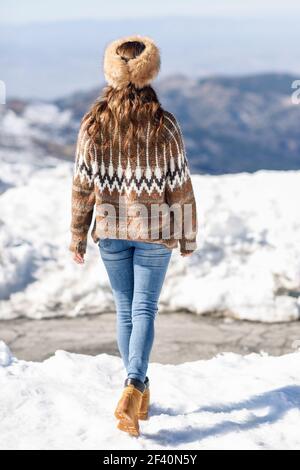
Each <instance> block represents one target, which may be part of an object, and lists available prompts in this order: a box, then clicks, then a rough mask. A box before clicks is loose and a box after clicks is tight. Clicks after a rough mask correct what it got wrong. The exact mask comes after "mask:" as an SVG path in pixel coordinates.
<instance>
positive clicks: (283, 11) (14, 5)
mask: <svg viewBox="0 0 300 470" xmlns="http://www.w3.org/2000/svg"><path fill="white" fill-rule="evenodd" d="M165 15H177V16H181V15H185V16H195V15H196V16H216V17H263V18H270V17H282V16H285V17H288V16H291V17H294V16H295V15H299V17H300V2H299V0H151V1H147V2H146V1H141V0H127V1H124V0H112V1H107V0H105V1H103V0H51V1H48V2H42V1H41V0H22V1H20V0H1V3H0V18H1V19H0V22H9V23H12V22H13V23H19V22H22V23H24V22H32V21H35V22H36V21H37V22H40V21H56V20H74V19H85V18H94V19H105V18H112V17H113V18H117V17H119V18H128V17H129V18H132V17H140V16H148V17H151V16H165Z"/></svg>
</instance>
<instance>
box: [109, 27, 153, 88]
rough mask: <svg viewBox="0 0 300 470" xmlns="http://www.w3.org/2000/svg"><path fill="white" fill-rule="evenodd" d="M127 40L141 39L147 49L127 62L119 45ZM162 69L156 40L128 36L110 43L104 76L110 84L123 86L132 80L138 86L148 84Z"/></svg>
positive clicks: (116, 86) (141, 86) (117, 86)
mask: <svg viewBox="0 0 300 470" xmlns="http://www.w3.org/2000/svg"><path fill="white" fill-rule="evenodd" d="M127 41H139V42H142V43H143V44H144V45H145V49H144V50H143V51H142V53H141V54H140V55H138V56H137V57H135V58H134V59H130V60H129V61H128V62H125V61H124V60H123V59H122V58H121V57H120V56H119V54H117V49H118V47H119V46H120V45H121V44H123V43H124V42H127ZM159 69H160V53H159V50H158V48H157V46H156V45H155V43H154V41H153V40H152V39H151V38H149V37H146V36H128V37H125V38H121V39H117V40H116V41H113V42H112V43H110V44H109V45H108V46H107V48H106V50H105V54H104V76H105V78H106V81H107V82H108V84H109V85H111V86H112V87H114V88H123V87H125V86H127V85H128V84H129V83H130V82H131V83H133V84H134V85H135V86H136V87H137V88H143V87H144V86H146V85H148V84H149V83H150V82H151V81H152V80H153V79H154V78H155V77H156V75H157V74H158V72H159Z"/></svg>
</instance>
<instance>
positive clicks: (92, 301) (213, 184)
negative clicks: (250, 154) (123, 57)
mask: <svg viewBox="0 0 300 470" xmlns="http://www.w3.org/2000/svg"><path fill="white" fill-rule="evenodd" d="M64 126H65V127H64ZM68 126H69V127H71V128H72V127H74V121H72V117H71V114H70V113H69V111H60V110H59V109H58V108H57V107H56V106H54V105H52V104H45V103H35V104H30V105H27V106H26V108H25V111H24V112H23V114H21V115H16V114H15V113H14V112H13V111H11V110H7V112H5V113H4V115H3V116H2V117H1V135H0V162H1V177H0V253H1V256H0V319H11V318H16V317H21V316H25V317H29V318H45V317H52V316H62V315H66V316H76V315H85V314H93V313H100V312H103V311H111V310H113V309H114V304H113V299H112V295H111V291H110V287H109V282H108V278H107V274H106V272H105V269H104V266H103V264H102V262H101V260H100V257H99V252H98V248H97V246H96V245H95V244H94V243H93V241H92V240H91V238H89V246H88V253H87V256H86V263H85V265H84V266H78V265H75V263H74V262H73V261H72V260H71V257H70V253H69V252H68V245H69V241H70V233H69V227H70V213H71V211H70V200H71V178H72V171H73V162H67V161H63V160H61V159H57V158H54V157H53V156H49V155H45V151H43V150H41V149H40V148H39V149H38V148H37V147H35V146H34V143H33V140H34V138H36V137H38V139H39V140H42V141H43V140H45V139H46V140H47V138H48V139H49V136H50V140H51V139H52V138H53V139H54V140H55V141H57V139H58V140H59V139H63V135H64V131H63V129H67V128H68ZM32 139H33V140H32ZM62 141H63V140H62ZM3 143H4V144H3ZM1 145H4V147H3V146H1ZM193 184H194V190H195V194H196V199H197V205H198V215H199V237H198V245H199V250H198V251H197V252H196V253H195V254H194V255H193V256H192V257H191V258H186V259H183V258H181V257H180V255H179V252H178V251H177V250H176V251H174V254H173V256H172V260H171V264H170V269H169V271H168V274H167V278H166V282H165V284H164V288H163V292H162V296H161V303H160V310H161V311H176V310H182V309H183V310H185V311H190V312H193V313H197V314H207V313H212V312H218V313H220V314H223V315H225V316H230V317H234V318H240V319H245V320H251V321H265V322H274V321H278V322H280V321H292V320H298V319H299V318H300V219H299V208H298V201H299V200H300V171H299V172H297V171H295V172H271V171H260V172H257V173H255V174H238V175H223V176H200V175H193Z"/></svg>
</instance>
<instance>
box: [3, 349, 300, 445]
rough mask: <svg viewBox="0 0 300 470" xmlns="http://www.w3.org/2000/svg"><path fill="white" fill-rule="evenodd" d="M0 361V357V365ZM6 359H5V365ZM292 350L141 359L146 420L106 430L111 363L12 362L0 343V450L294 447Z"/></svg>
mask: <svg viewBox="0 0 300 470" xmlns="http://www.w3.org/2000/svg"><path fill="white" fill-rule="evenodd" d="M3 357H4V361H3ZM5 358H7V359H5ZM299 360H300V352H295V353H293V354H289V355H287V356H281V357H269V356H267V355H263V354H262V355H258V354H251V355H249V356H245V357H242V356H239V355H236V354H231V353H226V354H222V355H219V356H217V357H215V358H214V359H211V360H209V361H195V362H189V363H184V364H179V365H161V364H157V363H151V364H150V366H149V375H150V379H151V393H152V399H151V412H150V420H149V421H147V422H141V436H140V437H139V438H132V437H130V436H128V435H126V434H125V433H123V432H121V431H119V430H118V429H117V428H116V420H115V418H114V416H113V411H114V408H115V405H116V403H117V400H118V398H119V396H120V393H121V390H122V384H123V380H124V371H123V367H122V363H121V360H120V359H119V358H118V357H113V356H109V355H106V354H101V355H99V356H96V357H91V356H84V355H77V354H70V353H68V352H65V351H57V352H56V353H55V355H54V356H52V357H50V358H49V359H47V360H45V361H44V362H40V363H38V362H25V361H21V360H18V359H16V358H12V357H11V355H10V353H9V350H8V348H7V346H6V345H5V344H4V343H0V382H1V387H0V449H105V450H110V449H236V450H237V449H252V450H254V449H266V450H277V449H278V450H284V449H285V450H288V449H297V450H299V449H300V436H299V420H300V387H299V381H300V369H299Z"/></svg>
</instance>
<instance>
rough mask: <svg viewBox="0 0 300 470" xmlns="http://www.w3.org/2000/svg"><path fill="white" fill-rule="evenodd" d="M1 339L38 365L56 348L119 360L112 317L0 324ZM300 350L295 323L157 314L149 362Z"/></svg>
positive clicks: (299, 334)
mask: <svg viewBox="0 0 300 470" xmlns="http://www.w3.org/2000/svg"><path fill="white" fill-rule="evenodd" d="M0 331H1V333H0V339H1V340H3V341H5V342H6V343H7V344H8V345H9V347H10V348H11V350H12V352H13V354H14V355H15V356H17V357H18V358H19V359H25V360H33V361H40V360H43V359H46V358H47V357H49V356H51V355H52V354H53V353H54V352H55V351H56V350H57V349H64V350H67V351H70V352H76V353H82V354H91V355H96V354H100V353H107V354H114V355H118V349H117V344H116V339H115V338H116V335H115V314H114V313H107V314H101V315H97V316H85V317H81V318H80V317H79V318H78V317H77V318H71V319H69V318H63V319H61V318H60V319H49V320H28V319H18V320H9V321H1V322H0ZM299 347H300V322H290V323H278V324H265V323H252V322H251V323H250V322H243V321H234V320H230V319H225V320H224V319H220V318H212V317H203V316H196V315H192V314H186V313H172V314H160V315H158V317H157V321H156V339H155V345H154V349H153V352H152V357H151V361H154V362H160V363H163V364H164V363H171V364H177V363H181V362H187V361H194V360H198V359H208V358H211V357H213V356H215V355H216V354H218V353H221V352H235V353H240V354H248V353H251V352H261V351H264V352H267V353H269V354H271V355H282V354H285V353H289V352H293V351H295V350H296V349H297V348H299Z"/></svg>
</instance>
